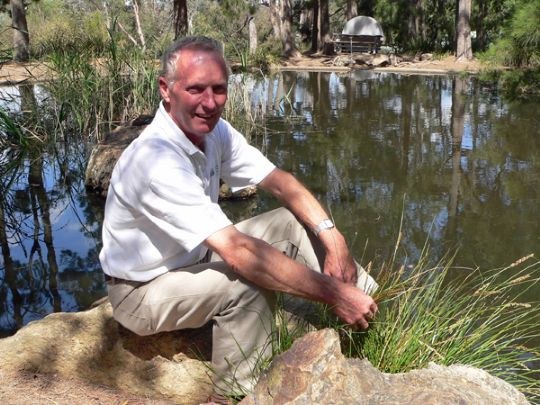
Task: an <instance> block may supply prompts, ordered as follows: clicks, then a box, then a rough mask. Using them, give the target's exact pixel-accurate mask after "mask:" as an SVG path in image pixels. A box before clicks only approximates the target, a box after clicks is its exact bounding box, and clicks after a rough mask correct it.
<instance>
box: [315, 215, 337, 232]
mask: <svg viewBox="0 0 540 405" xmlns="http://www.w3.org/2000/svg"><path fill="white" fill-rule="evenodd" d="M333 227H334V223H333V222H332V221H331V220H330V219H328V218H326V219H323V220H322V221H321V222H320V223H319V225H317V226H316V227H315V228H313V233H314V234H315V236H319V233H321V231H324V230H325V229H332V228H333Z"/></svg>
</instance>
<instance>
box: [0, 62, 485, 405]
mask: <svg viewBox="0 0 540 405" xmlns="http://www.w3.org/2000/svg"><path fill="white" fill-rule="evenodd" d="M333 59H334V58H332V57H316V56H301V57H298V58H293V59H290V60H288V61H286V62H283V64H282V67H283V68H285V69H298V70H301V69H305V70H310V69H312V70H325V71H332V70H340V71H343V70H348V68H344V67H337V66H335V65H334V64H333ZM480 69H481V65H480V63H479V62H478V61H476V60H473V61H471V62H456V61H455V60H454V57H452V56H449V57H446V58H444V59H440V60H428V61H416V62H412V61H411V62H401V63H399V64H398V65H397V66H392V67H387V68H378V70H387V71H395V72H404V73H449V72H463V71H468V72H478V71H479V70H480ZM49 77H51V74H50V72H48V70H47V68H46V66H44V65H43V64H39V63H27V64H16V63H12V62H8V63H4V64H2V65H1V66H0V85H2V84H3V85H7V84H17V83H23V82H25V81H32V82H33V81H40V80H44V79H46V78H49ZM0 380H1V381H2V384H0V399H1V400H2V402H3V403H4V404H9V405H11V404H28V403H30V404H50V403H53V404H66V405H67V404H70V405H71V404H81V405H82V404H84V405H87V404H115V405H116V404H122V405H128V404H156V405H165V404H169V403H170V402H168V401H166V400H160V399H151V398H145V397H140V396H135V395H132V394H129V393H125V392H122V391H119V390H116V389H113V388H109V387H106V386H102V385H93V384H90V383H88V382H85V381H80V380H75V379H60V378H58V377H57V376H55V375H46V374H28V373H21V372H17V371H16V370H2V367H1V366H0Z"/></svg>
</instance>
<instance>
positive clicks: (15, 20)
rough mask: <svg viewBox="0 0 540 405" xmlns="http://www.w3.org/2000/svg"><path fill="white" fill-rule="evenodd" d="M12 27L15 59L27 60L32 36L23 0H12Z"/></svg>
mask: <svg viewBox="0 0 540 405" xmlns="http://www.w3.org/2000/svg"><path fill="white" fill-rule="evenodd" d="M11 27H12V28H13V60H14V61H17V62H27V61H28V59H29V58H30V36H29V35H28V24H27V23H26V11H25V9H24V1H23V0H11Z"/></svg>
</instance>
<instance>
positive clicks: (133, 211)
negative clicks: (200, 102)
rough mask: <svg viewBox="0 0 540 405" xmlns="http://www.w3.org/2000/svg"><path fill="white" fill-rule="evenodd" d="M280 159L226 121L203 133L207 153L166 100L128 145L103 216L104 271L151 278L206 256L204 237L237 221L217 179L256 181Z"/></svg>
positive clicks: (237, 185) (243, 184) (235, 184)
mask: <svg viewBox="0 0 540 405" xmlns="http://www.w3.org/2000/svg"><path fill="white" fill-rule="evenodd" d="M274 168H275V166H274V165H273V164H272V163H271V162H270V161H269V160H268V159H267V158H266V157H265V156H264V155H263V154H262V153H261V152H260V151H259V150H257V149H256V148H254V147H252V146H250V145H249V144H248V143H247V142H246V140H245V138H244V137H243V136H242V135H241V134H240V133H239V132H238V131H236V130H235V129H234V128H233V127H232V126H231V125H230V124H229V123H228V122H227V121H225V120H220V121H219V123H218V124H217V125H216V127H215V128H214V130H213V131H212V132H210V133H209V134H208V135H207V136H206V138H205V152H204V153H203V152H202V151H201V150H200V149H198V148H197V147H196V146H195V145H193V144H192V143H191V141H189V139H188V138H187V137H186V136H185V135H184V133H183V132H182V131H181V130H180V129H179V128H178V126H177V125H176V124H175V123H174V122H173V121H172V119H171V118H170V116H169V115H168V114H167V112H166V111H165V109H164V107H163V105H162V104H160V107H159V109H158V111H157V113H156V116H155V118H154V120H153V121H152V123H151V124H150V125H149V126H148V127H147V128H145V130H144V131H143V132H142V133H141V135H140V136H139V137H138V138H137V139H135V140H134V141H133V142H132V143H131V144H130V145H129V146H128V147H127V148H126V150H125V151H124V152H123V153H122V155H121V156H120V158H119V159H118V162H117V163H116V165H115V167H114V170H113V173H112V176H111V181H110V185H109V191H108V195H107V202H106V205H105V218H104V221H103V231H102V237H103V248H102V250H101V252H100V255H99V259H100V261H101V266H102V268H103V271H104V272H105V273H106V274H108V275H110V276H113V277H117V278H121V279H126V280H134V281H148V280H151V279H153V278H155V277H157V276H159V275H160V274H163V273H165V272H167V271H169V270H171V269H175V268H179V267H183V266H187V265H190V264H193V263H195V262H197V261H198V260H200V259H201V258H203V257H204V256H205V254H206V252H207V248H206V247H205V246H204V245H203V244H202V242H203V241H204V240H205V239H206V238H208V237H209V236H211V235H212V234H213V233H215V232H216V231H219V230H220V229H223V228H224V227H226V226H228V225H230V224H231V221H230V220H229V219H228V218H227V216H226V215H225V214H224V213H223V211H222V210H221V208H220V207H219V205H218V203H217V201H218V196H219V179H220V178H221V179H223V180H224V181H225V182H226V183H227V184H229V185H230V186H231V187H232V188H242V187H247V186H249V185H255V184H258V183H259V182H260V181H262V180H263V179H264V178H265V177H266V176H267V175H268V174H269V173H270V172H271V171H272V170H274Z"/></svg>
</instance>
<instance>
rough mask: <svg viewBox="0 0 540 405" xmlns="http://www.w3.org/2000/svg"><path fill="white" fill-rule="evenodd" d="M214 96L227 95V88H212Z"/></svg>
mask: <svg viewBox="0 0 540 405" xmlns="http://www.w3.org/2000/svg"><path fill="white" fill-rule="evenodd" d="M213 90H214V93H215V94H225V93H227V87H224V86H217V87H214V88H213Z"/></svg>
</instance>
